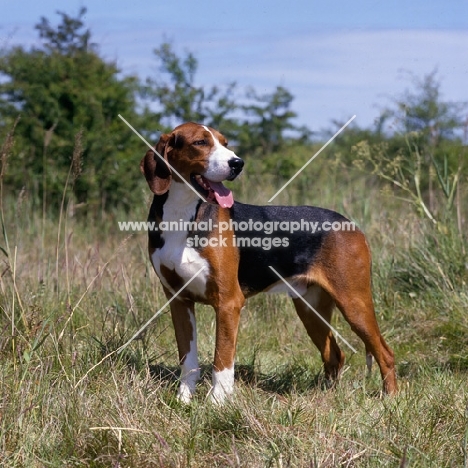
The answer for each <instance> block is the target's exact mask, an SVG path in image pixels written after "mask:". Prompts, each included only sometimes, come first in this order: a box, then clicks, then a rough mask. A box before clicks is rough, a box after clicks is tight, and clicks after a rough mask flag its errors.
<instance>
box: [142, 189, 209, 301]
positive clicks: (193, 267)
mask: <svg viewBox="0 0 468 468" xmlns="http://www.w3.org/2000/svg"><path fill="white" fill-rule="evenodd" d="M197 203H198V197H197V196H196V195H195V194H194V193H193V192H191V191H190V190H189V189H187V187H185V184H183V183H180V182H179V183H178V182H172V185H171V188H170V190H169V196H168V198H167V201H166V203H165V204H164V212H163V221H165V222H170V221H176V222H179V221H180V220H183V221H189V220H190V219H191V218H192V217H193V215H194V214H195V209H196V206H197ZM187 234H188V233H187V231H180V230H173V231H165V232H163V233H162V235H161V237H162V239H163V240H164V245H163V247H162V248H160V249H156V250H155V251H154V253H153V254H152V256H151V261H152V263H153V266H154V269H155V270H156V273H157V274H158V276H159V278H160V280H161V282H162V283H163V284H164V286H165V287H166V288H168V289H169V291H171V292H172V293H175V292H176V291H174V290H173V289H172V288H171V286H170V285H169V284H168V283H167V281H166V279H165V278H164V275H162V274H161V265H164V266H165V267H166V268H168V269H169V270H174V271H175V272H176V273H177V275H178V276H180V277H181V278H182V279H183V280H184V282H187V281H188V280H189V279H190V278H191V277H192V276H193V275H194V274H195V273H196V272H197V271H198V270H200V268H202V267H204V271H202V272H201V273H200V274H198V275H197V277H196V278H195V279H194V280H193V281H192V282H191V283H190V284H189V286H188V287H187V288H188V290H189V291H191V292H193V293H195V294H197V295H199V296H202V297H203V296H204V295H205V291H206V282H207V278H208V274H209V263H208V261H207V260H206V259H204V258H203V257H202V256H201V255H200V254H199V253H198V252H197V251H196V250H195V249H194V248H193V247H187Z"/></svg>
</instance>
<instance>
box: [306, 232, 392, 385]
mask: <svg viewBox="0 0 468 468" xmlns="http://www.w3.org/2000/svg"><path fill="white" fill-rule="evenodd" d="M323 250H324V258H326V262H325V261H323V262H321V261H319V262H317V264H316V265H315V266H314V270H313V271H312V275H311V276H315V277H316V278H317V279H318V282H319V283H320V284H321V285H322V287H323V288H324V289H326V290H327V292H328V293H329V294H330V295H331V296H332V297H333V299H334V300H335V302H336V305H337V307H338V308H339V309H340V311H341V312H342V314H343V316H344V318H345V319H346V321H347V322H348V323H349V324H350V326H351V329H352V330H353V331H354V332H355V333H356V334H357V335H358V336H359V338H361V340H362V341H363V342H364V344H365V348H366V355H367V356H366V360H367V365H368V367H369V364H370V362H371V361H370V359H369V357H368V356H369V354H371V355H372V356H374V358H375V360H376V362H377V364H378V366H379V368H380V373H381V376H382V380H383V390H384V392H385V393H390V394H391V393H395V392H396V391H397V382H396V374H395V359H394V355H393V351H392V350H391V349H390V347H389V346H388V345H387V343H386V342H385V340H384V338H383V336H382V334H381V333H380V329H379V326H378V324H377V319H376V316H375V311H374V304H373V300H372V291H371V259H370V251H369V247H368V245H367V242H366V240H365V237H364V234H362V232H360V231H355V232H337V233H336V234H335V236H334V238H333V242H330V243H329V244H328V245H326V246H324V249H323Z"/></svg>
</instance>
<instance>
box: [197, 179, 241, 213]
mask: <svg viewBox="0 0 468 468" xmlns="http://www.w3.org/2000/svg"><path fill="white" fill-rule="evenodd" d="M190 181H191V182H192V185H193V186H194V187H195V189H196V190H197V191H198V192H200V194H201V195H203V196H204V197H205V198H206V201H208V202H210V203H217V204H218V205H219V206H221V207H222V208H231V206H232V205H234V198H233V196H232V192H231V191H230V190H229V189H228V188H226V187H225V186H224V185H223V184H222V182H213V181H211V180H208V179H207V178H206V177H203V176H202V175H200V174H192V175H191V176H190Z"/></svg>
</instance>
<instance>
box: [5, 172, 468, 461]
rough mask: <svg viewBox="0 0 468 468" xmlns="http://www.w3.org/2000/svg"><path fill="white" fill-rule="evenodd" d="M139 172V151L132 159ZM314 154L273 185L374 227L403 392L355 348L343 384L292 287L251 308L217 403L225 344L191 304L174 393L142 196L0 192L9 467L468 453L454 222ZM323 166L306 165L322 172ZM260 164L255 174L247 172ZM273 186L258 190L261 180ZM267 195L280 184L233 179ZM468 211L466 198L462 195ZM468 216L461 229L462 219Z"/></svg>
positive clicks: (172, 352)
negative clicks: (326, 377)
mask: <svg viewBox="0 0 468 468" xmlns="http://www.w3.org/2000/svg"><path fill="white" fill-rule="evenodd" d="M136 167H137V163H136ZM324 168H325V166H324V165H318V166H317V169H314V170H316V171H317V172H316V173H314V174H313V177H310V178H309V177H305V180H304V179H302V180H301V181H300V182H298V185H296V186H295V187H293V186H291V188H290V190H288V191H287V192H286V191H285V193H284V194H282V196H281V197H280V198H279V202H280V203H281V204H287V203H299V202H300V203H307V204H315V205H321V206H325V207H328V208H332V209H336V210H338V211H340V212H342V213H344V214H345V215H347V216H349V217H351V219H353V220H355V221H356V222H357V223H358V225H359V226H360V227H361V228H362V229H363V230H364V231H365V232H366V234H367V235H368V238H369V243H370V245H371V248H372V252H373V260H374V262H373V284H374V297H375V303H376V309H377V314H378V320H379V323H380V326H381V328H382V331H383V335H384V336H385V338H386V340H387V342H388V343H389V344H390V346H391V347H392V348H393V349H394V351H395V356H396V361H397V370H398V377H399V386H400V392H399V394H398V395H397V396H395V397H391V398H390V397H382V395H381V393H380V388H381V381H380V376H379V373H378V370H377V369H376V368H374V370H373V373H372V374H371V375H370V376H368V375H367V374H366V366H365V356H364V348H363V345H362V343H361V342H360V341H359V340H358V339H357V337H356V336H355V335H354V334H353V333H352V332H351V331H350V329H349V327H348V325H347V324H346V323H345V322H344V320H343V319H342V317H341V316H340V315H339V314H335V316H334V318H333V325H334V327H336V328H337V329H338V330H339V332H340V334H342V335H343V336H344V337H345V338H346V340H348V341H349V342H350V343H351V344H352V345H353V346H354V347H356V348H357V349H358V353H356V354H354V355H351V352H350V350H349V349H348V348H347V347H346V345H345V344H343V343H342V344H341V347H342V349H343V351H344V352H345V354H346V356H347V364H346V370H345V372H344V374H343V376H342V378H341V380H340V382H339V384H338V385H337V387H336V388H334V389H332V390H328V389H326V388H325V387H324V385H323V383H324V382H323V373H322V370H321V361H320V357H319V355H318V352H317V350H316V349H315V348H314V347H313V345H312V344H311V343H310V341H309V339H308V337H307V335H306V332H305V330H304V329H303V327H302V325H301V324H300V322H299V319H298V318H297V317H296V315H295V312H294V310H293V308H292V303H290V301H289V299H288V298H287V297H285V296H273V295H271V296H266V295H262V296H257V297H255V298H252V299H251V300H249V301H248V302H247V305H246V307H245V310H244V311H243V315H242V321H241V326H240V336H239V344H238V354H237V381H236V382H237V389H236V394H235V398H234V399H233V400H232V401H229V402H228V403H226V404H225V405H224V406H222V407H216V406H213V405H212V404H210V402H209V400H207V399H206V396H207V393H208V392H209V389H210V378H211V370H210V363H211V360H212V355H213V349H214V320H213V318H214V317H213V312H212V310H210V309H209V308H206V307H199V308H198V309H197V320H198V330H199V346H200V362H201V363H202V374H203V378H202V382H201V383H200V384H199V389H198V393H197V396H196V398H195V400H194V401H193V403H192V404H190V405H187V406H186V405H182V404H180V403H179V402H178V401H177V400H176V398H175V395H176V388H177V373H178V370H177V356H176V345H175V340H174V337H173V330H172V325H171V322H170V316H169V314H168V310H165V311H164V313H162V314H161V315H160V316H159V317H158V318H157V319H156V320H155V321H154V322H153V323H152V324H151V325H150V326H149V327H148V328H147V329H146V330H145V331H144V332H143V333H142V334H140V335H139V336H138V337H137V339H136V340H134V341H133V342H132V343H131V344H130V345H129V346H128V347H126V348H125V350H124V351H123V352H122V353H116V350H117V349H118V348H119V346H121V345H123V344H124V343H126V342H127V341H128V340H129V339H130V338H131V337H132V336H133V335H134V334H135V333H136V332H137V331H138V330H139V329H140V327H141V326H142V325H143V324H144V323H145V322H146V321H147V320H148V319H150V318H151V317H152V316H153V314H154V313H155V312H156V311H157V310H158V309H159V308H160V307H161V306H162V305H163V304H164V302H165V299H164V298H163V294H162V291H161V288H160V286H159V283H158V280H157V278H156V276H155V274H154V272H153V271H152V269H151V268H150V265H149V262H148V258H147V253H146V234H145V233H134V234H129V233H123V232H120V231H119V230H118V225H117V222H118V221H119V220H126V219H133V220H144V219H146V210H147V206H148V200H149V197H148V194H147V191H146V189H145V187H144V185H143V183H142V185H141V187H140V188H139V190H141V205H140V206H138V207H136V208H135V212H133V213H131V215H128V214H124V213H119V212H116V213H111V214H109V213H107V214H103V215H102V216H100V217H91V216H89V217H87V216H86V215H80V212H79V207H75V208H74V207H73V205H72V204H70V203H68V199H67V198H65V203H64V206H63V208H62V210H61V213H60V215H52V214H49V213H48V211H47V210H44V209H43V206H41V204H40V203H38V202H37V201H35V200H33V199H30V198H28V196H27V194H26V195H24V196H23V195H20V196H19V197H12V196H11V195H10V196H8V195H5V196H4V197H3V198H4V199H3V200H2V207H1V208H2V209H1V211H2V218H3V225H4V230H3V234H2V237H1V239H0V246H1V247H2V249H3V251H2V252H0V255H1V272H0V273H1V277H0V288H1V290H0V293H1V297H0V307H1V309H0V313H1V317H0V325H1V330H2V333H1V336H0V464H1V465H2V466H7V467H28V468H29V467H48V466H52V467H64V466H67V467H71V466H90V467H101V466H102V467H107V466H108V467H152V466H154V467H184V466H187V467H189V466H190V467H217V466H219V467H221V466H222V467H237V466H239V467H240V466H245V467H302V466H304V467H317V468H318V467H335V466H344V467H352V466H359V467H380V466H397V467H398V466H399V467H430V466H433V467H462V466H465V467H467V466H468V385H467V382H468V379H467V377H468V314H467V310H468V288H467V282H468V269H467V268H468V267H467V264H466V258H467V257H466V250H465V249H466V247H467V246H466V245H465V244H464V241H463V238H462V237H461V236H460V233H459V232H458V230H457V227H456V226H454V225H452V224H450V222H448V223H447V224H445V225H438V226H433V225H432V224H431V223H430V222H428V221H426V220H425V219H424V218H423V217H421V216H420V215H418V213H417V212H416V210H413V209H412V207H411V206H410V205H408V204H407V203H405V202H400V201H398V199H397V198H396V197H394V196H393V195H392V194H391V193H389V192H388V191H382V190H381V186H380V185H378V184H376V183H375V180H374V179H371V178H367V177H366V176H363V175H362V174H361V175H355V174H354V173H353V172H352V171H351V170H350V171H349V172H343V171H340V170H338V169H336V168H335V169H334V168H333V167H331V168H329V170H325V169H324ZM311 170H312V169H311ZM249 177H250V178H249ZM258 184H263V185H262V190H260V191H258V192H256V193H252V191H251V187H258V186H259V185H258ZM231 188H232V189H233V190H234V193H235V196H236V197H237V199H239V200H241V201H247V200H248V201H249V202H257V203H265V200H266V199H267V198H268V195H270V194H272V193H274V190H275V186H274V185H273V181H269V180H266V181H264V180H262V179H261V178H260V177H259V176H256V175H254V174H253V173H250V175H249V173H247V174H246V175H245V176H244V177H243V178H242V179H240V180H239V181H237V182H234V183H233V184H232V185H231ZM461 197H462V198H461V200H462V202H461V203H462V205H461V206H464V207H465V208H466V207H467V206H468V204H466V193H463V192H462V194H461ZM465 229H466V227H465Z"/></svg>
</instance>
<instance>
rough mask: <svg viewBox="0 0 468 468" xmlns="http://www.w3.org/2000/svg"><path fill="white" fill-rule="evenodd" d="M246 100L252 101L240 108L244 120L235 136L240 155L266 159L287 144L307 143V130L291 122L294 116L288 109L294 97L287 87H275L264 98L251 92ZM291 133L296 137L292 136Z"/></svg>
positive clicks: (253, 91) (308, 132) (251, 90)
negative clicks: (244, 117) (291, 142)
mask: <svg viewBox="0 0 468 468" xmlns="http://www.w3.org/2000/svg"><path fill="white" fill-rule="evenodd" d="M247 99H248V100H250V101H251V102H249V103H248V104H246V105H244V106H242V109H243V110H244V112H245V113H246V114H247V119H246V120H245V121H244V122H243V124H242V126H241V129H240V132H239V136H238V139H239V146H240V150H241V152H243V153H259V154H261V155H264V156H265V155H269V154H271V153H273V152H276V151H279V150H280V149H281V148H282V147H283V146H284V145H285V143H286V142H287V141H295V142H297V141H298V140H299V141H300V142H301V143H305V142H306V141H307V139H308V137H309V135H310V131H309V130H308V129H307V128H305V127H297V126H295V125H294V124H293V122H292V120H293V119H294V118H296V117H297V114H296V113H295V112H293V111H292V110H291V103H292V101H293V99H294V97H293V95H292V94H291V93H290V92H289V91H288V90H287V89H286V88H284V87H283V86H277V87H276V89H275V91H274V92H273V93H270V94H263V95H259V94H257V92H256V91H255V90H254V89H250V90H249V91H248V93H247ZM288 132H289V136H288V135H287V133H288ZM294 132H296V133H299V136H298V137H297V136H296V137H293V134H294Z"/></svg>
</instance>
